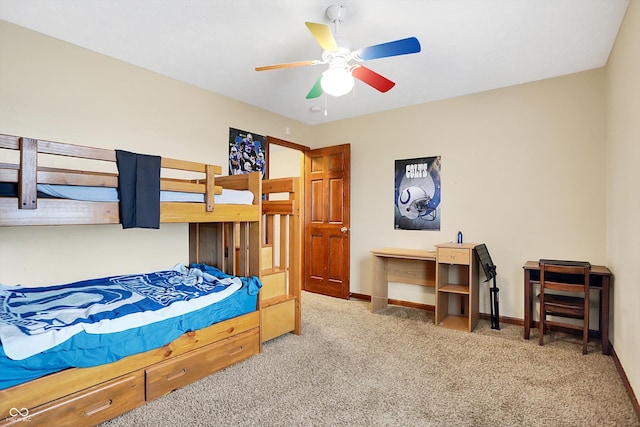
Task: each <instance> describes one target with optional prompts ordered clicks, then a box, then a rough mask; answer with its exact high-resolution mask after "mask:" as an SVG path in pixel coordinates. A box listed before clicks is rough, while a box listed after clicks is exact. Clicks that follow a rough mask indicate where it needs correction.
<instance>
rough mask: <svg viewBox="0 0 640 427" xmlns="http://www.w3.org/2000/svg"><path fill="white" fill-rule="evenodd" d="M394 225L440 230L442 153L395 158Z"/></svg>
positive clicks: (399, 227) (396, 227)
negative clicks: (402, 158)
mask: <svg viewBox="0 0 640 427" xmlns="http://www.w3.org/2000/svg"><path fill="white" fill-rule="evenodd" d="M395 171H396V177H395V197H394V205H395V209H394V211H395V212H394V228H395V229H396V230H440V190H441V188H440V156H436V157H422V158H418V159H407V160H396V169H395Z"/></svg>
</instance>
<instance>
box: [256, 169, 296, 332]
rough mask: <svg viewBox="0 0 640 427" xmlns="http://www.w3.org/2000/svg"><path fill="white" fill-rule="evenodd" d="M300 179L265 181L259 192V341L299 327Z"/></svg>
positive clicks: (293, 330)
mask: <svg viewBox="0 0 640 427" xmlns="http://www.w3.org/2000/svg"><path fill="white" fill-rule="evenodd" d="M300 191H301V189H300V179H299V178H279V179H272V180H265V181H263V183H262V192H263V194H264V195H266V200H263V202H262V213H263V215H262V227H263V229H262V231H261V233H262V239H263V240H262V242H263V243H262V245H261V271H260V279H261V281H262V290H261V292H260V307H261V329H262V330H261V334H262V342H265V341H269V340H271V339H273V338H275V337H278V336H280V335H283V334H286V333H288V332H293V333H294V334H296V335H299V334H300V332H301V329H300V318H301V313H300V305H301V301H300V290H301V284H302V271H301V262H302V258H301V223H300V201H301V200H302V198H301V197H300Z"/></svg>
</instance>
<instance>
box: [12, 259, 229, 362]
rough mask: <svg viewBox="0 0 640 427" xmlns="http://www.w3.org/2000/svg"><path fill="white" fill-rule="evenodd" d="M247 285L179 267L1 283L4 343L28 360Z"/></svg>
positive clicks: (193, 307) (15, 356)
mask: <svg viewBox="0 0 640 427" xmlns="http://www.w3.org/2000/svg"><path fill="white" fill-rule="evenodd" d="M241 287H242V282H241V281H240V279H239V278H237V277H225V278H217V277H214V276H213V275H211V274H208V273H206V272H203V271H201V270H200V269H197V268H191V269H188V268H186V267H185V266H183V265H181V264H178V265H176V266H175V267H174V268H173V269H171V270H166V271H159V272H153V273H147V274H132V275H126V276H114V277H105V278H101V279H92V280H86V281H82V282H76V283H71V284H67V285H59V286H51V287H38V288H26V287H20V286H12V287H9V286H3V285H0V341H1V342H2V348H3V350H4V353H5V354H6V356H7V357H9V358H10V359H14V360H22V359H26V358H28V357H30V356H33V355H35V354H37V353H40V352H43V351H46V350H48V349H50V348H53V347H55V346H57V345H59V344H61V343H63V342H65V341H67V340H69V339H70V338H71V337H73V336H74V335H76V334H78V333H80V332H84V333H87V334H113V333H117V332H122V331H125V330H128V329H132V328H137V327H141V326H144V325H148V324H151V323H155V322H159V321H162V320H165V319H169V318H174V317H177V316H181V315H184V314H186V313H190V312H193V311H195V310H199V309H201V308H203V307H206V306H208V305H211V304H214V303H216V302H218V301H221V300H223V299H225V298H227V297H229V296H230V295H232V294H233V293H234V292H235V291H237V290H238V289H240V288H241Z"/></svg>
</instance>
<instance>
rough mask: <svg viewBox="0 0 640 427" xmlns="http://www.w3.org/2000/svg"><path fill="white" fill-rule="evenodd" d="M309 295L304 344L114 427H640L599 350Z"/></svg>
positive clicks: (203, 383) (266, 351)
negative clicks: (447, 325) (453, 326)
mask: <svg viewBox="0 0 640 427" xmlns="http://www.w3.org/2000/svg"><path fill="white" fill-rule="evenodd" d="M369 306H370V305H369V303H368V302H363V301H346V300H339V299H335V298H329V297H325V296H321V295H317V294H311V293H303V299H302V335H300V336H296V335H292V334H287V335H285V336H282V337H279V338H276V339H274V340H272V341H269V342H267V343H265V344H264V345H263V352H262V353H260V354H258V355H257V356H254V357H252V358H250V359H248V360H246V361H244V362H241V363H239V364H237V365H234V366H231V367H229V368H227V369H225V370H223V371H220V372H218V373H215V374H213V375H211V376H209V377H207V378H204V379H202V380H200V381H198V382H196V383H194V384H191V385H189V386H187V387H184V388H182V389H180V390H178V391H176V392H174V393H171V394H170V395H168V396H165V397H163V398H160V399H158V400H155V401H153V402H150V403H148V404H147V405H145V406H143V407H141V408H138V409H136V410H134V411H132V412H129V413H127V414H125V415H123V416H121V417H118V418H116V419H114V420H112V421H110V422H108V423H105V424H104V426H105V427H106V426H109V427H122V426H134V425H135V426H140V427H143V426H154V427H155V426H159V427H163V426H187V425H188V426H456V427H457V426H474V427H479V426H492V427H494V426H580V427H584V426H625V427H633V426H640V420H638V418H637V416H636V414H635V412H634V410H633V406H632V404H631V402H630V399H629V397H628V395H627V393H626V391H625V389H624V386H623V384H622V381H621V380H620V378H619V376H618V374H617V372H616V369H615V366H614V364H613V360H612V359H611V357H608V356H603V355H602V353H601V352H600V348H599V345H598V343H597V342H596V341H595V340H594V341H593V342H591V343H590V348H589V354H587V355H586V356H585V355H583V354H582V351H581V345H580V341H579V340H577V339H576V338H574V337H567V336H566V335H563V334H557V335H552V336H551V337H550V338H548V339H547V341H548V343H546V344H545V345H544V346H542V347H540V346H538V343H537V335H536V332H535V331H534V332H533V334H532V339H531V340H530V341H525V340H524V339H523V338H522V327H519V326H514V325H504V324H502V325H501V327H502V329H501V330H500V331H496V330H492V329H491V328H490V327H489V324H488V322H486V321H481V322H480V324H479V326H478V328H477V329H476V330H475V331H474V332H473V333H466V332H458V331H452V330H448V329H444V328H442V327H436V326H434V324H433V317H432V313H428V312H424V311H421V310H415V309H410V308H404V307H394V306H390V307H389V308H387V309H386V310H385V311H383V312H381V313H379V314H371V313H370V311H369Z"/></svg>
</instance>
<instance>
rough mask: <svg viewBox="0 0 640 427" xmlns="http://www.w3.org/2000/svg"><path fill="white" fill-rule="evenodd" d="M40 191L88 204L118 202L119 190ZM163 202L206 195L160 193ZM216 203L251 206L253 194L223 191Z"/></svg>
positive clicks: (50, 187) (60, 187)
mask: <svg viewBox="0 0 640 427" xmlns="http://www.w3.org/2000/svg"><path fill="white" fill-rule="evenodd" d="M38 191H39V192H41V193H44V194H47V195H49V196H52V197H57V198H60V199H72V200H83V201H88V202H117V201H118V200H119V198H118V190H117V189H115V188H112V187H84V186H78V185H58V184H38ZM160 201H161V202H196V203H203V202H204V194H201V193H187V192H181V191H164V190H161V191H160ZM215 203H220V204H225V205H250V204H252V203H253V193H252V192H251V191H249V190H228V189H223V190H222V194H216V196H215Z"/></svg>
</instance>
